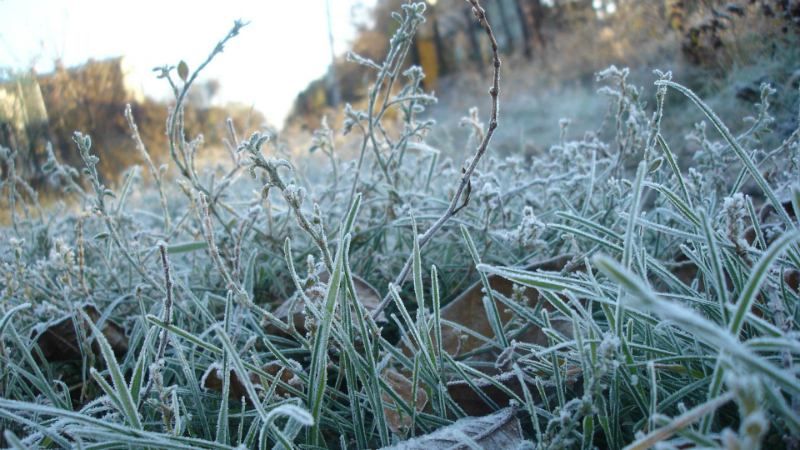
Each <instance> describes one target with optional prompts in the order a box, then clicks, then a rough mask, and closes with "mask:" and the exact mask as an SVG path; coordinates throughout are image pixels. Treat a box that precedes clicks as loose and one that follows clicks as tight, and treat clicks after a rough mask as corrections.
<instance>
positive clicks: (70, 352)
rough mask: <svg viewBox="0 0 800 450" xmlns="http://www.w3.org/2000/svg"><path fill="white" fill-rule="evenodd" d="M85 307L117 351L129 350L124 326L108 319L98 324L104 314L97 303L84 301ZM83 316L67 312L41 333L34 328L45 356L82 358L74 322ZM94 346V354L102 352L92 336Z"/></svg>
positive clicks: (51, 358) (85, 326)
mask: <svg viewBox="0 0 800 450" xmlns="http://www.w3.org/2000/svg"><path fill="white" fill-rule="evenodd" d="M82 309H83V311H84V312H85V313H86V315H87V316H89V318H90V319H91V320H92V322H94V323H95V324H98V325H100V328H101V330H102V332H103V336H104V337H105V338H106V340H107V341H108V343H109V344H110V345H111V349H112V350H114V354H115V355H116V356H117V357H122V356H124V355H125V354H126V353H127V352H128V336H126V335H125V330H124V329H123V328H122V327H121V326H120V325H119V324H117V323H115V322H114V321H112V320H109V319H107V320H105V321H103V323H102V324H99V323H98V321H99V320H100V318H101V316H102V315H101V314H100V311H98V310H97V308H96V307H95V306H94V305H89V304H87V305H84V306H83V307H82ZM83 320H84V319H83V318H80V317H77V318H75V319H74V320H73V317H72V316H66V317H62V318H61V319H59V320H57V321H55V322H53V323H49V324H45V325H46V327H45V328H44V329H43V330H41V331H40V332H38V333H36V332H35V335H34V339H35V340H36V344H37V345H38V346H39V348H40V349H41V351H42V355H43V356H44V359H45V360H47V361H49V362H56V361H72V360H79V359H81V349H80V343H79V341H78V333H77V331H76V330H75V325H76V324H77V323H78V321H83ZM39 329H41V328H39ZM88 330H89V326H88V324H87V323H83V333H84V334H88V333H90V332H89V331H88ZM91 349H92V352H93V353H94V354H95V355H99V354H100V348H99V346H98V344H97V342H95V341H94V340H92V345H91Z"/></svg>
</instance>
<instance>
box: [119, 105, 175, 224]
mask: <svg viewBox="0 0 800 450" xmlns="http://www.w3.org/2000/svg"><path fill="white" fill-rule="evenodd" d="M125 118H126V119H127V120H128V127H129V128H130V129H131V137H132V138H133V142H134V143H135V144H136V149H137V150H139V153H141V154H142V158H144V161H145V163H146V164H147V168H148V169H150V173H151V174H152V175H153V180H155V182H156V187H157V188H158V196H159V200H160V201H161V209H162V210H163V212H164V230H166V231H167V232H169V227H170V215H169V206H168V205H167V196H166V194H165V193H164V184H163V183H162V178H161V172H160V171H159V170H158V168H157V167H156V165H155V164H154V163H153V159H152V158H151V157H150V152H148V151H147V147H146V146H145V145H144V142H143V141H142V136H141V135H140V134H139V127H138V126H137V125H136V122H135V121H134V120H133V111H132V109H131V105H130V103H128V104H127V105H125Z"/></svg>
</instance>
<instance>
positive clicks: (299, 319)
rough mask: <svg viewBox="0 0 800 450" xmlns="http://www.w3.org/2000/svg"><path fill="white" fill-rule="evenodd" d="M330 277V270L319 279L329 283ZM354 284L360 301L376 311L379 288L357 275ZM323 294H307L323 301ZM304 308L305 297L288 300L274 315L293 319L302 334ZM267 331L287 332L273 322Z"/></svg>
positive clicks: (317, 291) (367, 308)
mask: <svg viewBox="0 0 800 450" xmlns="http://www.w3.org/2000/svg"><path fill="white" fill-rule="evenodd" d="M328 277H329V275H328V272H323V273H321V274H320V275H319V279H320V281H321V282H322V283H327V282H328ZM353 285H354V286H355V290H356V295H357V296H358V300H359V302H361V304H362V305H364V308H365V309H366V310H367V312H372V311H374V310H375V309H376V308H377V307H378V305H379V304H380V302H381V295H380V293H379V292H378V290H377V289H375V288H374V287H372V285H371V284H369V283H367V282H366V281H364V280H363V279H362V278H360V277H358V276H356V275H353ZM321 295H324V293H323V292H321V291H320V290H318V289H317V290H307V291H306V296H308V297H309V298H312V299H314V298H317V297H319V299H320V302H321V301H322V297H320V296H321ZM304 308H305V303H304V302H303V299H301V298H298V299H297V300H295V301H286V302H283V303H281V305H280V306H278V307H277V308H276V309H275V312H274V315H275V317H277V318H278V319H280V320H282V321H284V322H286V323H288V322H289V321H290V320H291V322H292V325H293V326H294V329H295V330H297V332H298V333H300V334H305V332H306V328H305V326H306V325H305V315H304V314H303V309H304ZM376 321H378V322H385V321H386V317H385V316H384V315H383V313H381V314H380V317H378V318H377V319H376ZM266 331H267V332H268V333H271V334H277V335H283V334H285V333H284V332H283V330H281V329H280V328H278V327H277V326H275V325H273V324H269V325H267V330H266Z"/></svg>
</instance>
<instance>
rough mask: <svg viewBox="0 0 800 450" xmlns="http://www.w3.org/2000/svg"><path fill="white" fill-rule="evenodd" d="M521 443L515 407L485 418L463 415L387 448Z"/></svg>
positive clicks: (504, 449)
mask: <svg viewBox="0 0 800 450" xmlns="http://www.w3.org/2000/svg"><path fill="white" fill-rule="evenodd" d="M522 442H523V437H522V427H521V425H520V423H519V419H518V418H517V411H516V409H515V408H506V409H502V410H500V411H497V412H496V413H494V414H491V415H488V416H484V417H466V418H464V419H461V420H459V421H457V422H455V423H454V424H452V425H449V426H446V427H444V428H440V429H438V430H436V431H434V432H433V433H430V434H426V435H424V436H420V437H417V438H413V439H409V440H407V441H403V442H400V443H399V444H397V445H394V446H392V447H385V449H386V450H439V449H450V450H468V449H471V448H474V447H473V445H470V444H473V443H474V444H477V445H478V446H479V447H480V448H486V449H496V450H512V449H516V448H518V447H519V445H520V444H521V443H522Z"/></svg>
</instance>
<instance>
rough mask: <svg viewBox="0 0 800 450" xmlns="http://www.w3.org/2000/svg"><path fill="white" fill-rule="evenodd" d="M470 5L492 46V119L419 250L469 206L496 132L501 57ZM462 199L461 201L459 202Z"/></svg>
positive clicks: (407, 267)
mask: <svg viewBox="0 0 800 450" xmlns="http://www.w3.org/2000/svg"><path fill="white" fill-rule="evenodd" d="M467 1H468V2H469V3H470V5H472V11H473V13H474V14H475V17H476V18H477V19H478V22H480V24H481V26H482V27H483V29H484V30H485V31H486V35H487V36H488V37H489V41H490V42H491V45H492V65H493V75H492V87H491V88H489V96H490V97H491V99H492V111H491V116H490V118H489V126H488V129H487V131H486V134H484V136H483V139H482V140H481V142H480V144H479V145H478V149H477V150H476V152H475V155H474V156H473V157H472V159H471V160H470V161H469V165H468V166H467V167H466V168H465V169H462V174H461V179H460V180H459V183H458V187H457V188H456V192H455V195H453V198H452V199H451V200H450V204H449V205H448V207H447V209H446V210H445V211H444V213H443V214H442V215H441V216H440V217H439V218H438V219H436V221H435V222H434V223H433V225H431V226H430V228H428V230H427V231H425V233H424V234H423V235H422V236H420V237H419V246H420V249H421V248H423V247H424V246H425V244H427V243H428V242H429V241H430V240H431V238H432V237H433V236H434V234H436V232H437V231H439V229H441V228H442V227H443V226H444V224H445V223H447V221H448V220H450V218H452V217H453V216H455V215H456V214H458V212H459V211H460V210H461V209H463V208H464V207H465V206H467V204H468V203H469V198H470V179H471V178H472V174H473V173H474V172H475V168H476V167H477V166H478V163H479V162H480V160H481V158H482V157H483V155H484V154H486V150H487V149H488V148H489V142H490V141H491V140H492V136H493V135H494V131H495V130H496V129H497V124H498V121H497V116H498V109H499V99H498V97H499V94H500V56H499V54H498V46H497V39H495V36H494V31H492V26H491V25H490V24H489V21H488V19H487V17H486V10H484V9H483V7H482V6H481V4H480V1H479V0H467ZM462 198H463V200H462ZM413 262H414V257H413V254H412V255H410V256H409V257H408V259H407V260H406V263H405V264H404V265H403V269H402V270H401V271H400V274H398V275H397V278H395V280H394V283H393V284H394V285H395V286H398V287H399V286H401V285H402V284H403V282H404V281H405V280H406V278H407V277H408V274H409V272H410V271H411V267H412V264H413ZM391 298H392V297H391V295H390V294H387V295H386V296H385V297H384V298H383V300H381V303H380V304H379V305H378V307H377V308H375V310H374V311H373V312H372V318H373V319H375V318H377V317H379V316H380V314H381V312H383V310H384V309H386V306H387V305H388V304H389V302H390V301H391Z"/></svg>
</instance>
